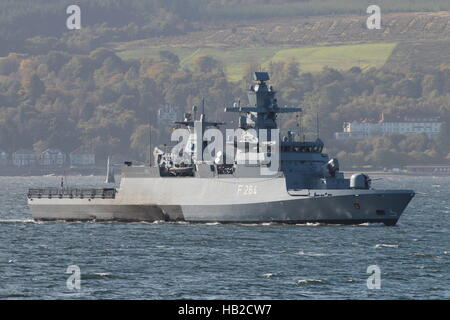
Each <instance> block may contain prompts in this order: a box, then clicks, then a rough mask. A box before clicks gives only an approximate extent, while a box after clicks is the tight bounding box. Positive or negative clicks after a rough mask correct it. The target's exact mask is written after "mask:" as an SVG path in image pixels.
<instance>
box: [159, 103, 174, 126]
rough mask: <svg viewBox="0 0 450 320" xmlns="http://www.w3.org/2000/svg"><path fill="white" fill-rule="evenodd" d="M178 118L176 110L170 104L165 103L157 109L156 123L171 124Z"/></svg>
mask: <svg viewBox="0 0 450 320" xmlns="http://www.w3.org/2000/svg"><path fill="white" fill-rule="evenodd" d="M177 120H178V112H177V111H176V109H175V108H174V107H172V106H169V105H166V106H164V107H163V108H161V109H159V110H158V123H161V124H173V123H174V122H175V121H177Z"/></svg>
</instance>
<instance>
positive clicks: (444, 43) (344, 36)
mask: <svg viewBox="0 0 450 320" xmlns="http://www.w3.org/2000/svg"><path fill="white" fill-rule="evenodd" d="M365 19H367V16H365V15H358V16H355V15H343V16H322V17H309V18H303V17H298V18H289V19H277V20H273V21H272V20H271V21H264V22H262V21H259V22H255V21H253V22H248V23H240V24H239V25H235V24H228V25H227V24H224V25H217V26H215V27H211V26H210V25H208V26H203V29H204V30H202V31H197V32H190V33H188V34H185V35H183V36H169V37H163V38H161V37H155V38H148V39H145V40H140V41H132V42H126V43H118V44H111V47H112V48H114V49H115V50H116V51H117V52H118V54H119V55H120V56H121V57H122V58H125V59H130V58H141V57H154V58H156V59H158V58H159V52H160V51H162V50H165V51H170V52H173V53H175V54H177V55H178V56H179V57H180V59H181V66H183V67H185V66H190V65H191V63H192V60H193V59H194V58H196V57H198V56H202V55H209V56H212V57H214V58H216V59H218V60H219V61H221V62H222V63H223V65H224V67H225V70H226V71H227V74H228V76H229V78H230V79H231V80H239V79H240V78H242V76H243V69H244V67H245V65H246V64H249V63H252V64H255V63H256V64H260V65H263V66H264V65H267V64H268V63H269V62H270V61H280V60H289V59H292V58H294V59H296V60H297V61H298V62H300V65H301V66H302V70H304V71H313V72H315V71H319V70H321V69H322V68H323V67H324V66H329V67H333V68H337V69H342V70H345V69H348V68H350V67H352V66H359V67H361V68H363V69H365V68H369V67H380V66H383V65H384V64H385V62H387V61H388V59H389V58H390V57H391V53H392V52H393V51H394V49H395V57H397V59H398V57H400V59H398V60H401V62H402V64H410V63H409V62H408V61H409V59H413V61H414V64H415V65H417V62H419V64H420V61H418V60H419V59H421V57H422V55H423V56H424V57H426V59H425V60H426V61H427V63H429V62H430V61H432V62H433V63H435V64H437V65H438V64H442V63H447V61H449V60H448V59H446V56H445V55H441V53H442V52H444V51H447V52H449V50H448V49H449V48H450V12H432V13H430V12H428V13H392V14H386V15H383V20H382V21H383V28H382V30H368V29H367V28H366V26H365V21H366V20H365ZM424 41H426V42H427V43H428V45H427V46H428V49H431V51H433V48H435V49H436V50H435V51H433V52H435V54H431V55H429V52H422V51H420V52H421V53H420V55H419V56H418V55H417V54H415V55H414V57H413V56H411V54H410V53H408V52H410V51H411V50H410V48H411V46H414V44H415V43H423V42H424ZM434 41H436V42H438V43H439V44H438V45H437V44H434ZM397 43H401V45H400V46H396V44H397ZM404 43H408V45H405V44H404ZM430 43H431V45H429V44H430ZM428 51H429V50H428ZM404 52H407V53H404ZM414 52H415V51H414ZM431 56H432V57H433V59H430V57H431ZM405 58H406V59H405ZM395 61H396V60H395V59H394V60H392V63H393V64H396V62H395ZM411 64H412V63H411Z"/></svg>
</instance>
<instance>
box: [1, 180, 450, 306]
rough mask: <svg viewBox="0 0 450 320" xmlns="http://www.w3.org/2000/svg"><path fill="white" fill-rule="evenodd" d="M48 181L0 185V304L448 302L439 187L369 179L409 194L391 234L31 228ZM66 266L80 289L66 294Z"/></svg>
mask: <svg viewBox="0 0 450 320" xmlns="http://www.w3.org/2000/svg"><path fill="white" fill-rule="evenodd" d="M69 180H70V182H71V184H72V185H78V184H79V185H86V184H91V185H96V184H97V185H98V184H100V183H101V180H102V178H100V177H70V178H69ZM58 181H59V178H57V177H44V178H42V177H32V178H25V177H0V299H28V298H35V299H36V298H39V299H40V298H44V299H53V298H56V299H72V298H75V299H110V298H112V299H126V298H132V299H335V298H336V299H348V298H353V299H366V298H368V299H381V298H384V299H391V298H392V299H405V298H415V299H449V298H450V236H449V231H450V200H449V198H450V178H448V177H447V178H433V177H415V178H414V177H385V178H383V180H380V181H376V185H375V187H377V188H383V187H386V188H408V189H410V188H412V189H415V190H416V191H417V192H418V194H417V195H416V197H415V198H414V199H413V201H412V203H411V204H410V206H409V207H408V209H407V210H406V212H405V213H404V215H403V216H402V218H401V219H400V222H399V224H398V225H397V226H396V227H385V226H383V225H376V224H374V225H359V226H328V225H294V226H292V225H270V224H264V225H221V224H209V225H198V224H195V225H193V224H183V223H178V224H174V223H155V224H149V223H132V224H125V223H61V222H60V223H57V222H56V223H34V222H33V221H32V220H31V215H30V212H29V210H28V209H27V207H26V197H25V193H26V189H27V188H28V186H35V187H37V186H42V185H54V186H57V185H58ZM69 265H77V266H79V267H80V270H81V289H80V290H75V291H71V290H69V289H68V288H67V287H66V280H67V278H68V277H69V274H66V270H67V267H68V266H69ZM370 265H378V266H379V267H380V269H381V289H379V290H377V289H375V290H369V289H367V285H366V281H367V278H368V276H369V275H368V274H367V267H368V266H370Z"/></svg>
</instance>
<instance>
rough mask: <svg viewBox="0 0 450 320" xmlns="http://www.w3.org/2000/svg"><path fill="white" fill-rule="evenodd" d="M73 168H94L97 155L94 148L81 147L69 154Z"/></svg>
mask: <svg viewBox="0 0 450 320" xmlns="http://www.w3.org/2000/svg"><path fill="white" fill-rule="evenodd" d="M69 161H70V165H71V166H94V165H95V153H94V152H93V151H92V148H87V147H84V146H81V147H79V148H77V149H75V150H74V151H72V152H71V153H70V154H69Z"/></svg>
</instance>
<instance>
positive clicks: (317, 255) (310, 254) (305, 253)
mask: <svg viewBox="0 0 450 320" xmlns="http://www.w3.org/2000/svg"><path fill="white" fill-rule="evenodd" d="M297 254H300V255H302V256H309V257H324V256H326V254H324V253H316V252H304V251H303V250H300V251H299V252H297Z"/></svg>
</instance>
